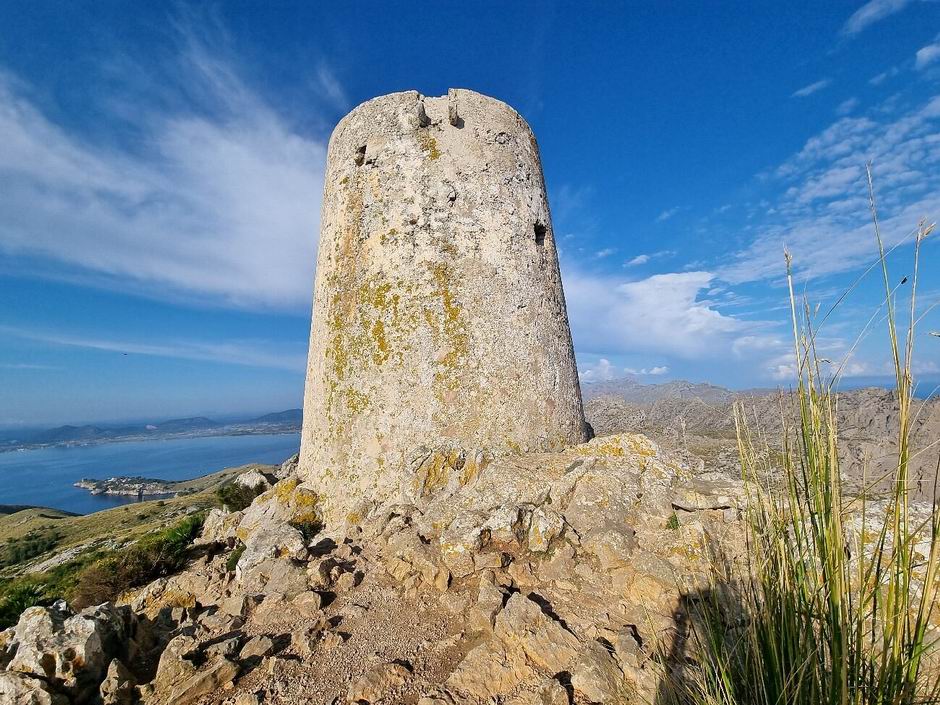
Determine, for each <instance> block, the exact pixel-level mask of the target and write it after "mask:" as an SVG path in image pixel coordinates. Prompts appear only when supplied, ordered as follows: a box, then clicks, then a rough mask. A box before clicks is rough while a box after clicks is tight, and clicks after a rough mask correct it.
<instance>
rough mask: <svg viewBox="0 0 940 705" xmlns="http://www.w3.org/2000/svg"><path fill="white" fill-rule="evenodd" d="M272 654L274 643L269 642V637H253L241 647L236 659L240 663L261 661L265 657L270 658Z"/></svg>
mask: <svg viewBox="0 0 940 705" xmlns="http://www.w3.org/2000/svg"><path fill="white" fill-rule="evenodd" d="M273 652H274V642H273V641H271V639H270V638H269V637H266V636H253V637H251V639H249V640H248V641H247V642H245V645H244V646H243V647H242V650H241V653H239V654H238V658H239V659H240V660H241V661H248V660H250V659H262V658H264V657H265V656H270V655H271V654H272V653H273Z"/></svg>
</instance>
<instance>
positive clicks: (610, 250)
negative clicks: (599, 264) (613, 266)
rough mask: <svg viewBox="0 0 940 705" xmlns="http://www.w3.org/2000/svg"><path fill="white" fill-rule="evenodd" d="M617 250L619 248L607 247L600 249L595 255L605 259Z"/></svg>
mask: <svg viewBox="0 0 940 705" xmlns="http://www.w3.org/2000/svg"><path fill="white" fill-rule="evenodd" d="M616 251H617V250H615V249H614V248H613V247H605V248H604V249H603V250H598V251H597V252H595V253H594V257H596V258H597V259H604V258H605V257H610V256H611V255H612V254H614V253H615V252H616Z"/></svg>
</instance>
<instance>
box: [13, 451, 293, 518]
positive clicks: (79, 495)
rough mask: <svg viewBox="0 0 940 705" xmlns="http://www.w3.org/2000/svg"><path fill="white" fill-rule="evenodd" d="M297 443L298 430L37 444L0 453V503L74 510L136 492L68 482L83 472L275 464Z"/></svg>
mask: <svg viewBox="0 0 940 705" xmlns="http://www.w3.org/2000/svg"><path fill="white" fill-rule="evenodd" d="M299 447H300V434H297V433H289V434H281V435H270V436H213V437H208V438H180V439H172V440H163V441H139V442H128V443H104V444H100V445H88V446H71V447H60V448H39V449H36V450H24V451H11V452H7V453H0V504H29V505H36V506H41V507H52V508H54V509H63V510H65V511H69V512H76V513H78V514H87V513H89V512H97V511H99V510H101V509H108V508H110V507H115V506H118V505H120V504H129V503H132V502H136V501H137V498H136V497H106V496H101V495H98V496H95V495H92V494H91V493H90V492H88V491H87V490H81V489H79V488H77V487H73V486H72V483H73V482H76V481H78V480H80V479H81V478H83V477H93V478H96V479H103V478H108V477H115V476H118V475H140V476H143V477H152V478H156V479H159V480H189V479H192V478H194V477H199V476H200V475H205V474H207V473H210V472H215V471H217V470H223V469H224V468H230V467H236V466H238V465H245V464H247V463H271V464H279V463H281V462H283V461H285V460H287V458H289V457H290V456H292V455H293V454H294V453H296V452H297V449H298V448H299Z"/></svg>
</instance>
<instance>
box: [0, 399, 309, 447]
mask: <svg viewBox="0 0 940 705" xmlns="http://www.w3.org/2000/svg"><path fill="white" fill-rule="evenodd" d="M301 419H302V412H301V410H300V409H288V410H286V411H277V412H274V413H272V414H265V415H264V416H259V417H258V418H254V419H250V420H247V421H229V422H225V423H222V422H220V421H216V420H214V419H210V418H207V417H205V416H191V417H188V418H185V419H169V420H168V421H159V422H156V423H149V424H134V425H126V426H109V425H105V424H100V425H99V424H85V425H82V426H76V425H71V424H68V425H65V426H57V427H56V428H50V429H45V430H31V431H26V432H22V431H20V432H17V433H16V435H15V436H13V435H12V434H11V433H9V432H8V433H7V434H5V436H4V437H0V452H2V451H8V450H17V449H21V448H35V447H37V446H50V445H66V444H70V443H102V442H108V441H116V440H128V439H132V440H144V439H148V438H161V437H166V436H176V435H191V436H215V435H227V434H229V435H244V434H246V433H262V434H263V433H274V432H286V431H293V430H295V429H297V428H299V426H300V422H301ZM275 426H276V427H277V428H273V427H275Z"/></svg>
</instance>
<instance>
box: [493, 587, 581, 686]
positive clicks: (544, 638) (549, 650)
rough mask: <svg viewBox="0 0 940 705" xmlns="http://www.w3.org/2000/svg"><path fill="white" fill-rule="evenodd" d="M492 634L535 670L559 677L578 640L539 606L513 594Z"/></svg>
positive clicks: (569, 659)
mask: <svg viewBox="0 0 940 705" xmlns="http://www.w3.org/2000/svg"><path fill="white" fill-rule="evenodd" d="M493 633H494V634H495V636H496V637H497V638H498V639H500V640H501V641H502V642H503V643H504V644H505V645H506V646H507V647H508V648H510V649H511V648H518V649H521V650H522V651H523V653H525V655H526V657H527V658H528V660H529V661H531V662H532V663H533V664H534V665H535V666H537V667H538V668H540V669H542V670H545V671H548V672H551V673H559V672H561V671H564V670H566V669H567V668H568V667H569V666H570V665H571V663H572V662H573V661H574V660H575V658H576V657H577V655H578V647H579V644H578V638H577V637H576V636H575V635H574V634H572V633H571V632H570V631H568V630H567V629H566V628H565V627H564V626H562V624H561V623H560V622H558V621H557V620H556V619H554V618H553V617H551V616H549V615H547V614H545V613H544V612H543V611H542V608H541V606H540V605H539V604H537V603H536V602H534V601H533V600H531V599H529V598H528V597H526V596H524V595H522V594H520V593H515V594H513V595H512V596H511V597H510V598H509V600H508V602H506V606H505V607H503V609H502V611H501V612H500V613H499V615H497V617H496V622H495V625H494V628H493Z"/></svg>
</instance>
